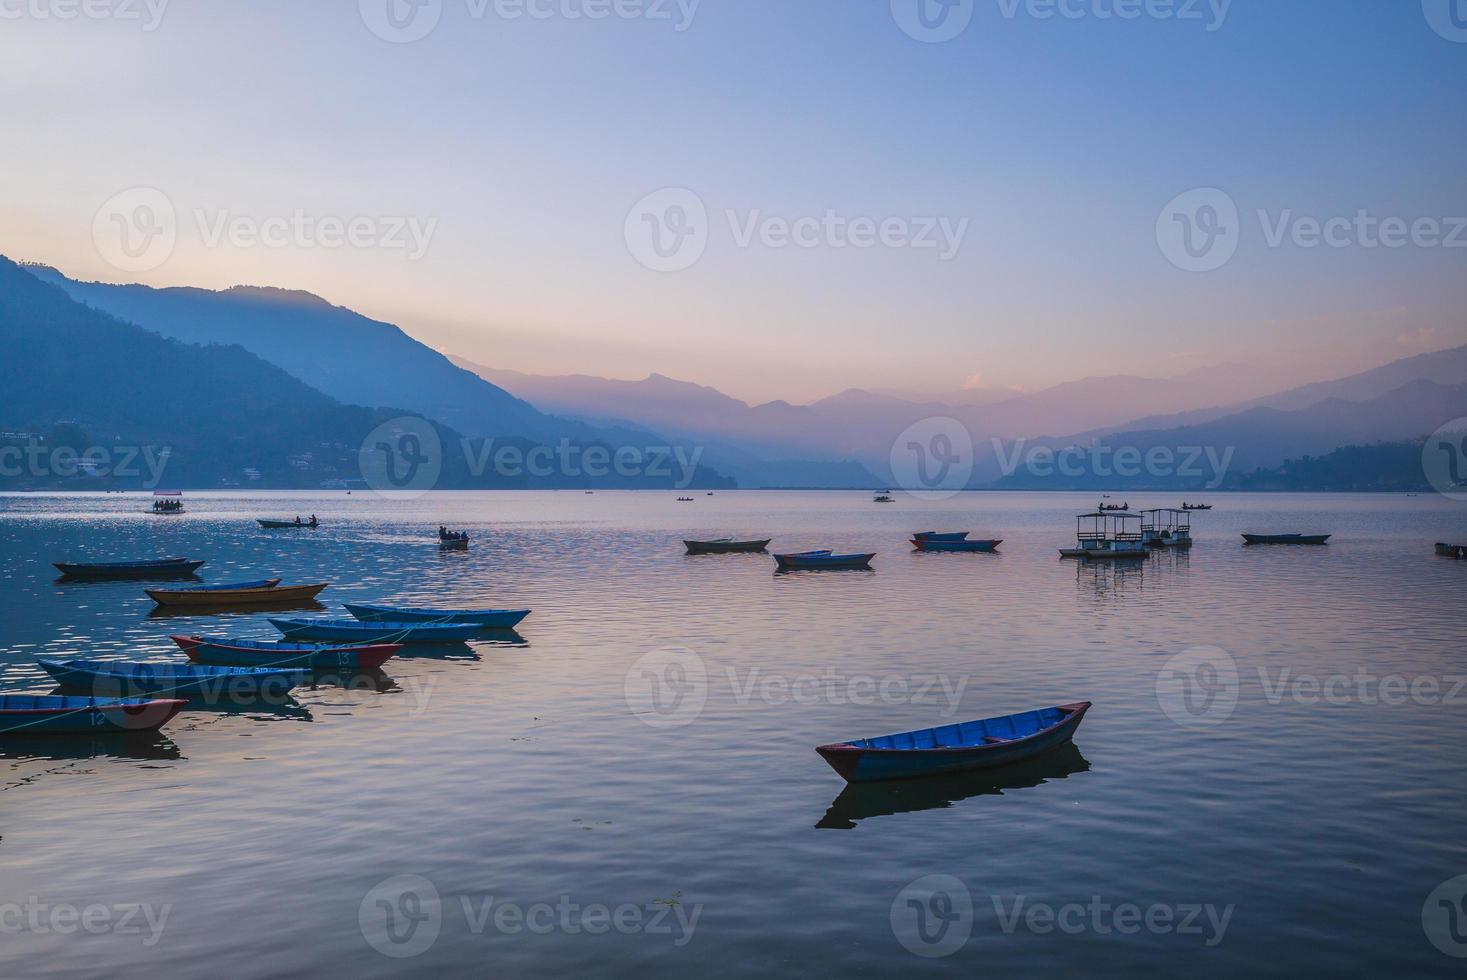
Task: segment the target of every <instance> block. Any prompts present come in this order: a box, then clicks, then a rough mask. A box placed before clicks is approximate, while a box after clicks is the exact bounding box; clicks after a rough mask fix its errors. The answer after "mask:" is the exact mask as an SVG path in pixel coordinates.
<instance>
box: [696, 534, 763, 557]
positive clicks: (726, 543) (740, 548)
mask: <svg viewBox="0 0 1467 980" xmlns="http://www.w3.org/2000/svg"><path fill="white" fill-rule="evenodd" d="M772 540H773V539H772V538H765V539H764V540H762V541H735V540H734V539H733V538H714V539H713V540H712V541H686V540H685V541H683V544H684V545H685V546H686V547H687V549H688V554H690V555H732V554H742V553H747V552H759V551H763V550H764V549H765V548H767V547H769V542H770V541H772Z"/></svg>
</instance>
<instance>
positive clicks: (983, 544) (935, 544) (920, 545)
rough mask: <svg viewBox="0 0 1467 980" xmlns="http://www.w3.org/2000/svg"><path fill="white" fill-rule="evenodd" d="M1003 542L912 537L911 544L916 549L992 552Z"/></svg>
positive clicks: (1000, 540) (996, 540)
mask: <svg viewBox="0 0 1467 980" xmlns="http://www.w3.org/2000/svg"><path fill="white" fill-rule="evenodd" d="M1001 544H1003V540H1002V539H995V540H992V541H962V540H957V541H955V540H949V539H942V540H939V539H936V538H913V539H912V546H913V547H914V548H916V549H917V550H918V551H955V552H993V551H997V550H998V546H999V545H1001Z"/></svg>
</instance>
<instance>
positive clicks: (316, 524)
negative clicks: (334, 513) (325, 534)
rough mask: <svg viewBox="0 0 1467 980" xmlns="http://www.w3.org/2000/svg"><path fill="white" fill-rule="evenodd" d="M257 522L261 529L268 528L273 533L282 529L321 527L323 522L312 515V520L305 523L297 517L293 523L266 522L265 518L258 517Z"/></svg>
mask: <svg viewBox="0 0 1467 980" xmlns="http://www.w3.org/2000/svg"><path fill="white" fill-rule="evenodd" d="M255 521H256V523H258V524H259V525H260V526H261V527H263V528H267V529H269V530H272V531H273V530H278V529H281V528H287V527H320V526H321V522H320V521H318V520H316V515H314V514H312V515H311V519H310V520H309V521H303V520H301V519H300V518H299V517H297V518H296V519H295V520H293V521H267V520H265V519H263V518H259V517H257V518H255Z"/></svg>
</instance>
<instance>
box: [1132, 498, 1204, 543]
mask: <svg viewBox="0 0 1467 980" xmlns="http://www.w3.org/2000/svg"><path fill="white" fill-rule="evenodd" d="M1141 543H1142V544H1144V545H1145V546H1146V547H1148V548H1190V547H1192V515H1191V513H1189V512H1188V511H1185V510H1178V509H1176V508H1175V507H1158V508H1156V509H1155V510H1143V511H1142V512H1141Z"/></svg>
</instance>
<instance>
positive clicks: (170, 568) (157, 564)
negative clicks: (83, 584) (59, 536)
mask: <svg viewBox="0 0 1467 980" xmlns="http://www.w3.org/2000/svg"><path fill="white" fill-rule="evenodd" d="M52 564H53V565H54V566H55V567H56V569H57V571H59V572H61V574H62V575H65V576H66V577H67V578H92V579H103V578H105V579H145V578H171V577H174V576H181V575H192V574H193V573H194V572H196V571H198V570H199V568H200V567H202V566H203V564H204V563H203V562H202V561H194V560H192V559H189V558H153V559H149V560H146V561H104V562H80V561H58V562H53V563H52Z"/></svg>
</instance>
